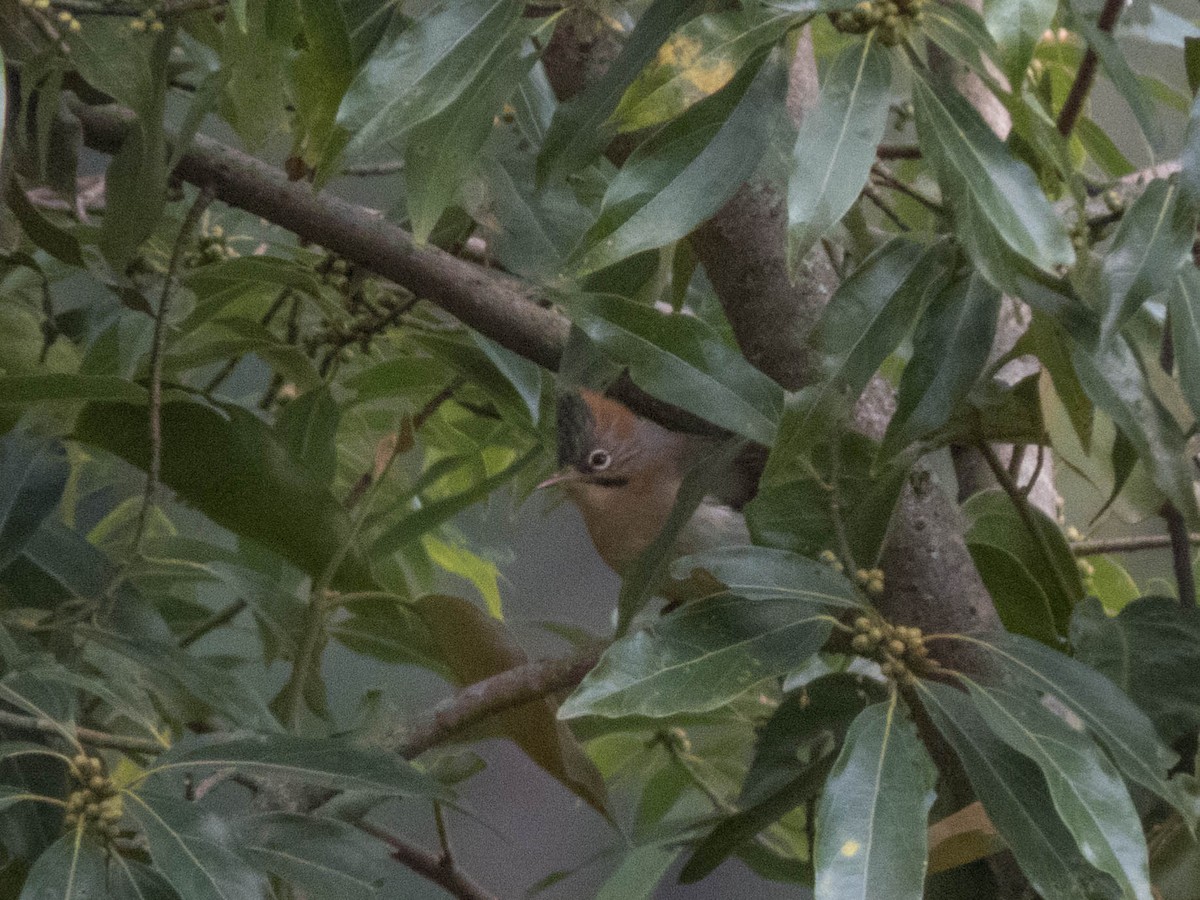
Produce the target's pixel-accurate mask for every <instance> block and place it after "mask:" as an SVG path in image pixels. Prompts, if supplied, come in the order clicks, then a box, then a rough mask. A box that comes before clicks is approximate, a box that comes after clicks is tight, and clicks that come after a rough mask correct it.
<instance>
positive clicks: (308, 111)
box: [241, 0, 356, 168]
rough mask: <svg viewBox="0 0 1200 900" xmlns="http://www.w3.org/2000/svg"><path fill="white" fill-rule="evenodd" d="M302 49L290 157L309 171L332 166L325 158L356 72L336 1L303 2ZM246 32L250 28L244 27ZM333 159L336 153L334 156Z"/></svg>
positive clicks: (295, 67) (295, 69) (296, 66)
mask: <svg viewBox="0 0 1200 900" xmlns="http://www.w3.org/2000/svg"><path fill="white" fill-rule="evenodd" d="M296 8H297V11H298V12H299V14H300V23H301V29H302V37H298V38H297V43H298V44H299V43H300V41H301V40H302V41H303V44H302V49H301V50H300V52H299V53H297V54H296V56H295V57H294V59H293V60H292V72H291V74H292V78H291V86H292V97H293V98H294V100H293V102H294V104H295V108H296V115H295V118H294V119H293V122H294V125H293V128H294V137H293V139H292V155H293V156H295V157H299V158H301V159H303V160H304V162H305V163H306V164H307V165H308V166H309V167H311V168H320V167H321V166H322V163H328V162H332V160H330V159H328V158H327V156H326V153H327V151H330V150H334V149H335V148H336V146H337V144H338V141H337V140H335V139H333V133H334V130H335V120H336V118H337V112H338V105H339V104H340V103H341V101H342V97H343V95H344V94H345V92H346V89H347V88H348V87H349V86H350V82H351V80H352V79H353V78H354V74H355V70H356V61H355V59H354V49H353V47H352V46H351V42H350V32H349V24H348V23H347V21H346V13H345V10H343V8H342V5H341V4H340V3H338V2H336V0H300V2H298V3H297V4H296ZM241 27H242V30H243V31H245V30H246V24H245V22H244V21H243V22H242V23H241ZM330 155H335V154H332V153H331V154H330Z"/></svg>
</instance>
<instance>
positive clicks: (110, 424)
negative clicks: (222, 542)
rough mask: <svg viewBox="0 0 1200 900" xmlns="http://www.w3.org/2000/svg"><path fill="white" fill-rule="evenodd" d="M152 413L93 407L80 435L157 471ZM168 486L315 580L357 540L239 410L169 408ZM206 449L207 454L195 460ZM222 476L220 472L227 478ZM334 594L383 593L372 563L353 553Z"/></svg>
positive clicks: (320, 489) (319, 489) (320, 490)
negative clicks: (149, 416) (153, 462)
mask: <svg viewBox="0 0 1200 900" xmlns="http://www.w3.org/2000/svg"><path fill="white" fill-rule="evenodd" d="M148 433H149V426H148V423H147V411H146V408H145V407H140V406H130V405H128V404H110V403H105V404H91V405H89V406H88V407H87V408H86V409H84V411H83V413H82V414H81V415H80V417H79V420H78V422H77V423H76V429H75V437H76V438H77V439H78V440H81V441H84V442H85V443H88V444H92V445H94V446H97V447H100V448H102V449H104V450H107V451H109V452H110V453H114V454H116V455H117V456H120V457H121V458H122V459H125V460H126V461H128V462H130V463H132V464H133V465H135V466H139V467H141V468H145V467H146V466H147V465H148V464H149V457H150V453H149V439H148ZM162 434H163V447H162V481H163V483H164V484H166V485H167V486H169V487H170V488H172V489H173V490H174V491H175V492H176V493H177V494H179V496H180V497H182V498H183V499H184V500H186V501H187V502H188V503H191V504H193V505H194V506H196V507H197V508H198V509H199V510H200V511H201V512H203V513H204V514H205V515H207V516H208V517H209V518H211V519H212V520H213V521H214V522H216V523H217V524H218V525H222V526H224V527H226V528H228V529H230V530H231V531H234V532H236V533H237V534H240V535H243V536H244V537H248V538H251V539H252V540H255V541H258V542H259V543H261V544H262V545H263V546H264V547H267V548H268V549H270V550H273V551H274V552H276V553H278V554H279V555H280V556H282V557H284V558H285V559H287V560H288V561H289V562H291V563H293V564H294V565H296V566H297V567H298V568H300V569H301V570H303V571H305V572H307V573H308V574H309V575H311V576H313V577H314V578H319V577H320V576H321V575H322V574H323V573H324V571H325V569H326V568H327V567H328V566H329V565H331V563H332V562H333V560H334V559H335V558H336V557H337V555H338V554H339V553H340V552H341V548H342V547H344V546H346V544H347V543H348V542H349V541H350V540H351V527H350V520H349V517H348V516H347V514H346V511H345V509H344V508H343V507H342V505H341V504H340V503H338V501H337V500H336V499H335V498H334V497H333V495H332V494H330V492H329V490H328V488H326V487H325V486H324V485H323V484H321V483H320V482H318V481H316V480H315V479H314V478H312V477H311V476H309V475H308V474H307V473H305V472H304V471H302V470H300V469H298V468H297V467H295V466H294V465H292V464H291V462H290V461H289V459H288V455H287V451H286V450H285V449H284V448H283V447H282V446H280V444H279V443H278V442H277V441H276V440H275V438H274V436H273V435H272V434H271V432H270V430H269V429H268V428H267V426H266V425H265V424H263V422H262V421H261V420H259V419H258V418H257V417H256V416H255V415H254V414H253V413H251V412H249V411H248V410H245V409H242V408H240V407H237V406H219V407H211V406H204V405H201V404H199V403H193V402H190V401H184V400H174V401H169V402H166V403H164V404H163V409H162ZM196 447H204V448H205V453H204V454H203V455H201V454H197V453H196V452H195V448H196ZM213 472H220V473H221V477H220V478H219V479H215V478H213ZM332 586H333V587H335V588H337V589H338V590H351V591H353V590H373V589H375V588H376V587H377V585H376V583H375V581H374V578H373V576H372V575H371V572H370V569H369V567H368V566H367V563H366V561H365V560H364V559H363V557H362V555H361V553H360V551H358V549H357V548H352V549H351V550H350V551H349V553H348V554H347V555H346V559H345V561H344V562H343V563H342V565H341V566H340V567H339V569H338V571H337V573H336V575H335V577H334V579H333V582H332Z"/></svg>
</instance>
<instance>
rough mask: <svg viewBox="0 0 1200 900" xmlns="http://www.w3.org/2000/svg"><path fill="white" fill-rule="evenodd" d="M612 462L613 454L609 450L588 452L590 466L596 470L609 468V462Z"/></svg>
mask: <svg viewBox="0 0 1200 900" xmlns="http://www.w3.org/2000/svg"><path fill="white" fill-rule="evenodd" d="M611 462H612V456H611V455H609V452H608V451H607V450H593V451H592V452H591V453H589V454H588V466H589V467H590V468H591V469H592V470H593V471H596V472H599V471H601V470H603V469H607V468H608V464H609V463H611Z"/></svg>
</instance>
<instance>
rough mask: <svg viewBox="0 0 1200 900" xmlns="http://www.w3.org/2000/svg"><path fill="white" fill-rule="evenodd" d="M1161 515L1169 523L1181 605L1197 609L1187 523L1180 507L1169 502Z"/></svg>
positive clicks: (1168, 527) (1172, 565)
mask: <svg viewBox="0 0 1200 900" xmlns="http://www.w3.org/2000/svg"><path fill="white" fill-rule="evenodd" d="M1159 514H1160V515H1161V516H1162V517H1163V519H1164V520H1165V521H1166V523H1167V535H1168V537H1169V538H1170V542H1171V567H1172V568H1173V569H1174V570H1175V583H1176V584H1177V585H1178V588H1179V605H1180V606H1183V607H1185V608H1188V609H1195V608H1196V580H1195V576H1194V575H1193V574H1192V546H1191V536H1190V535H1189V534H1188V530H1187V522H1185V521H1184V519H1183V513H1181V512H1180V511H1179V509H1178V507H1176V506H1175V504H1174V503H1171V502H1170V501H1169V500H1168V501H1167V502H1166V503H1164V504H1163V506H1162V509H1161V510H1159Z"/></svg>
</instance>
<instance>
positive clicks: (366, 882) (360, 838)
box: [234, 812, 389, 900]
mask: <svg viewBox="0 0 1200 900" xmlns="http://www.w3.org/2000/svg"><path fill="white" fill-rule="evenodd" d="M234 828H235V830H236V831H237V833H238V845H239V846H240V847H241V848H242V849H241V852H242V853H243V854H244V855H245V856H247V857H249V858H250V859H252V860H254V861H255V862H257V863H258V864H259V865H261V866H262V867H263V868H264V869H265V870H266V871H268V872H270V873H271V874H272V875H276V876H278V877H279V878H282V879H284V880H285V881H287V882H288V883H289V884H291V885H294V886H295V887H298V888H300V889H301V890H302V891H303V892H304V896H305V897H309V898H311V900H374V898H376V897H378V896H379V888H380V887H381V885H382V883H383V881H384V876H385V869H386V868H387V866H388V863H389V859H388V854H387V849H386V845H384V844H382V843H380V842H379V841H377V840H375V839H374V838H371V837H369V836H368V835H366V834H365V833H363V832H362V831H360V830H359V829H357V828H354V827H353V826H351V825H347V824H346V823H344V822H339V821H337V820H336V819H328V818H322V817H318V816H305V815H300V814H298V813H288V812H269V813H262V814H259V815H255V816H249V817H247V818H245V819H240V820H238V821H237V822H235V823H234Z"/></svg>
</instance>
